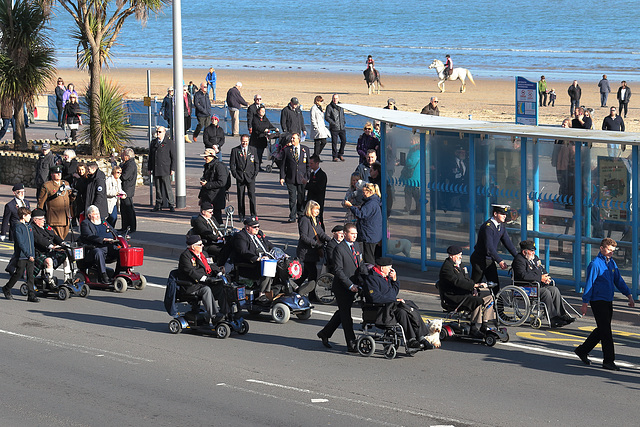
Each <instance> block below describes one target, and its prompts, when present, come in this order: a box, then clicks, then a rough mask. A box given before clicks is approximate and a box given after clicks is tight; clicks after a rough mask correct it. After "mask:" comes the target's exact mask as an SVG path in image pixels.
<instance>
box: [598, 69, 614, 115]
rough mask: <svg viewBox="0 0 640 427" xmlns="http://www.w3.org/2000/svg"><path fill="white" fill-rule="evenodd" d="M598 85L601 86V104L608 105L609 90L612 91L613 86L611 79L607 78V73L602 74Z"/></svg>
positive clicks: (602, 105)
mask: <svg viewBox="0 0 640 427" xmlns="http://www.w3.org/2000/svg"><path fill="white" fill-rule="evenodd" d="M598 87H599V88H600V106H601V107H606V106H607V99H608V98H609V92H611V86H609V80H607V75H606V74H603V75H602V80H600V81H599V82H598Z"/></svg>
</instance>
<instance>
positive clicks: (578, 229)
mask: <svg viewBox="0 0 640 427" xmlns="http://www.w3.org/2000/svg"><path fill="white" fill-rule="evenodd" d="M574 144H575V147H576V161H575V163H574V164H575V185H574V190H573V206H574V214H573V224H574V234H575V237H576V239H575V241H574V242H573V279H574V281H575V290H576V292H580V288H582V284H581V281H582V141H575V143H574Z"/></svg>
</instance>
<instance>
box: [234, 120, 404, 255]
mask: <svg viewBox="0 0 640 427" xmlns="http://www.w3.org/2000/svg"><path fill="white" fill-rule="evenodd" d="M225 111H226V109H225ZM225 116H226V113H225ZM247 125H249V124H247ZM225 126H226V125H225ZM386 133H387V124H386V123H385V122H382V123H380V168H381V169H382V170H381V171H380V172H381V174H382V177H381V181H380V183H381V188H380V192H381V193H382V253H383V254H384V255H385V256H386V255H387V239H388V234H387V230H388V229H389V224H388V220H389V215H387V209H389V206H387V185H386V183H387V180H388V179H389V177H388V176H387V162H388V161H391V162H393V161H394V159H387V149H386V145H385V144H386Z"/></svg>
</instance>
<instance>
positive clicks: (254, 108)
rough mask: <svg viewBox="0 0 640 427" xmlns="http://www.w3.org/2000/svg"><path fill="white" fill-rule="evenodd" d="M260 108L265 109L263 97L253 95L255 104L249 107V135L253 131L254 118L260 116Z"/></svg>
mask: <svg viewBox="0 0 640 427" xmlns="http://www.w3.org/2000/svg"><path fill="white" fill-rule="evenodd" d="M260 107H264V104H263V103H262V97H261V96H260V95H258V94H255V95H253V104H251V105H249V107H247V128H248V129H249V134H251V131H252V128H251V123H253V117H254V116H257V115H258V108H260Z"/></svg>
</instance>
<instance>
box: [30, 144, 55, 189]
mask: <svg viewBox="0 0 640 427" xmlns="http://www.w3.org/2000/svg"><path fill="white" fill-rule="evenodd" d="M41 150H42V153H41V154H40V157H38V161H37V162H36V181H35V184H36V199H37V198H38V197H39V196H40V189H41V188H42V186H43V185H44V183H45V182H47V181H48V180H49V170H51V168H52V167H53V166H55V165H56V156H55V155H54V154H53V152H52V151H51V145H49V143H48V142H44V143H42V147H41Z"/></svg>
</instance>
